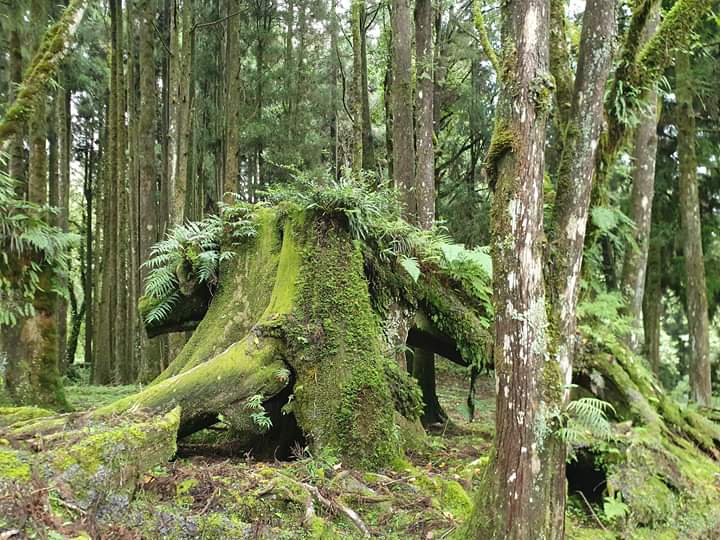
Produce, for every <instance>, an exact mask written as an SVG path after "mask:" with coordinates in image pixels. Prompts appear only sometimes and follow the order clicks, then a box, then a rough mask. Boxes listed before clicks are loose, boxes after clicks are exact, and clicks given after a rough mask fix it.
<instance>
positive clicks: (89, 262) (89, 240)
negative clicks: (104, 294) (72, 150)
mask: <svg viewBox="0 0 720 540" xmlns="http://www.w3.org/2000/svg"><path fill="white" fill-rule="evenodd" d="M94 139H95V133H94V131H92V130H91V131H90V136H89V137H88V139H87V146H86V148H85V163H84V177H83V194H84V196H85V276H84V277H85V279H84V282H83V296H84V298H85V300H84V304H85V357H84V364H85V367H90V366H92V363H93V335H94V321H93V314H94V311H93V288H94V284H93V261H94V260H95V254H94V249H95V246H94V244H93V156H94V154H95V148H94V145H95V141H94Z"/></svg>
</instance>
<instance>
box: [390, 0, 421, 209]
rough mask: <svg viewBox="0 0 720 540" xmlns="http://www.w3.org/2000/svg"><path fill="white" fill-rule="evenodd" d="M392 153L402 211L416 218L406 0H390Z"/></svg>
mask: <svg viewBox="0 0 720 540" xmlns="http://www.w3.org/2000/svg"><path fill="white" fill-rule="evenodd" d="M390 22H391V26H392V88H391V92H390V95H391V106H392V144H393V149H392V156H393V178H394V180H395V185H396V186H397V188H398V190H399V191H400V194H401V200H402V203H403V215H404V217H405V218H406V219H407V220H408V221H409V222H411V223H416V222H417V190H416V189H415V141H414V134H413V94H412V71H411V70H412V58H411V43H412V17H411V14H410V1H409V0H392V2H391V12H390Z"/></svg>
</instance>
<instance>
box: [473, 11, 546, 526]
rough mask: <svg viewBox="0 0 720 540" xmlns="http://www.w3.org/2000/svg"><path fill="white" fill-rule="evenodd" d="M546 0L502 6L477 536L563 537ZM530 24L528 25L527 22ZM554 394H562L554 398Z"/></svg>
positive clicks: (490, 162) (490, 164) (491, 157)
mask: <svg viewBox="0 0 720 540" xmlns="http://www.w3.org/2000/svg"><path fill="white" fill-rule="evenodd" d="M548 7H549V6H548V5H547V2H545V1H542V0H525V1H515V2H509V3H507V4H505V5H503V8H502V14H501V17H502V39H503V44H504V45H503V46H504V50H503V66H504V67H505V69H504V71H503V74H502V79H501V84H502V86H501V93H500V100H499V103H498V108H497V112H496V119H495V131H494V133H493V139H492V142H491V149H490V151H489V153H488V158H487V159H488V167H489V172H490V175H491V178H492V180H491V182H492V183H493V184H494V185H495V197H494V204H493V214H492V228H493V244H492V246H493V248H492V249H493V251H492V256H493V303H494V305H495V348H494V351H495V354H494V360H495V374H496V380H497V383H496V384H497V388H498V392H497V396H496V398H497V407H496V410H497V413H496V420H495V425H496V441H495V449H494V451H493V455H492V459H491V463H490V465H488V468H487V469H486V476H485V482H484V488H483V489H482V490H480V491H481V492H482V493H481V494H479V495H478V497H481V498H482V499H480V498H478V499H477V503H476V507H475V511H474V514H473V517H472V520H471V523H470V524H469V530H468V536H469V537H471V538H477V539H501V538H503V539H505V538H507V539H510V538H513V539H518V540H519V539H526V538H533V537H544V538H555V536H554V535H553V534H552V532H553V531H552V530H548V528H547V524H546V515H547V510H548V508H549V505H550V500H549V499H547V498H546V497H545V493H546V492H547V491H548V486H549V485H551V482H552V472H551V467H552V466H553V465H554V463H550V462H549V461H548V460H547V455H546V454H545V453H544V452H543V446H544V444H543V443H544V441H543V438H544V434H542V433H541V432H540V431H539V430H538V429H537V427H536V426H537V425H539V424H540V423H541V422H542V418H541V415H542V411H544V410H547V409H549V408H550V407H551V406H552V404H551V403H550V404H548V403H546V397H545V396H546V391H547V388H546V377H544V376H543V374H544V372H545V371H546V367H545V363H546V358H548V360H547V361H548V362H553V363H554V359H549V357H548V355H547V348H546V339H547V338H546V335H545V327H546V325H547V322H546V313H545V292H544V284H543V268H542V251H541V242H540V237H541V235H542V231H543V198H542V193H543V173H544V152H543V147H544V145H545V120H546V115H547V104H543V103H542V102H539V101H536V98H537V97H538V94H537V93H536V91H533V88H537V91H540V92H545V93H547V97H548V98H549V89H548V88H547V87H546V85H545V83H544V81H546V80H548V69H549V65H548V37H549V30H548V25H549V10H548ZM523 21H525V22H524V23H523ZM553 399H556V398H555V397H553Z"/></svg>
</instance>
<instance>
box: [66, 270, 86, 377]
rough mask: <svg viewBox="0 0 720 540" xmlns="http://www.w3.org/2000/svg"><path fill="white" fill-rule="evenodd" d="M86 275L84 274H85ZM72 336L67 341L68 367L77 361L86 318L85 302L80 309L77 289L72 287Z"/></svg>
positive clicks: (70, 291)
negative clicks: (83, 323) (81, 329)
mask: <svg viewBox="0 0 720 540" xmlns="http://www.w3.org/2000/svg"><path fill="white" fill-rule="evenodd" d="M83 273H84V272H83ZM69 293H70V322H71V324H70V334H69V336H68V341H67V353H66V358H65V365H67V366H68V367H70V366H72V364H73V362H74V360H75V353H76V351H77V345H78V338H79V337H80V328H81V326H82V321H83V317H84V316H85V307H86V304H85V301H83V302H81V303H80V307H79V308H78V303H77V296H76V294H75V287H74V286H73V285H71V286H70V290H69Z"/></svg>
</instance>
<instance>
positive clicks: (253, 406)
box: [245, 394, 272, 431]
mask: <svg viewBox="0 0 720 540" xmlns="http://www.w3.org/2000/svg"><path fill="white" fill-rule="evenodd" d="M263 401H265V396H263V395H262V394H255V395H253V396H250V397H249V398H248V400H247V403H246V404H245V408H246V409H247V410H248V411H250V418H251V420H252V421H253V424H255V425H256V426H257V427H259V428H260V429H261V430H262V431H268V430H269V429H270V428H271V427H272V420H271V419H270V416H269V415H268V413H267V411H266V410H265V407H263Z"/></svg>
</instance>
